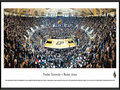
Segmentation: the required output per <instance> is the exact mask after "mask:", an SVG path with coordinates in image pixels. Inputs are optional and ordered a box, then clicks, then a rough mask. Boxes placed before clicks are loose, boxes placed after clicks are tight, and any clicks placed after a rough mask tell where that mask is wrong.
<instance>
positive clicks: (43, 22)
mask: <svg viewBox="0 0 120 90" xmlns="http://www.w3.org/2000/svg"><path fill="white" fill-rule="evenodd" d="M59 20H61V21H62V23H60V24H59V23H58V21H59ZM36 26H37V27H38V28H36ZM82 26H84V29H86V28H87V27H89V30H93V32H92V34H93V35H95V37H94V38H93V39H90V37H89V35H87V33H86V32H85V30H84V29H81V27H82ZM31 27H32V28H33V29H34V30H35V32H34V33H33V35H32V36H31V38H30V39H26V38H25V37H27V38H29V33H28V31H29V32H31ZM72 35H74V36H75V37H76V38H77V39H78V45H77V46H76V47H74V48H68V49H62V50H55V49H48V48H45V47H44V44H38V43H37V42H38V39H42V40H43V41H45V40H46V39H45V36H49V37H51V38H58V37H60V38H65V37H71V36H72ZM4 67H5V68H115V67H116V17H115V16H114V17H112V16H96V17H40V18H35V17H21V16H10V15H8V16H7V15H4Z"/></svg>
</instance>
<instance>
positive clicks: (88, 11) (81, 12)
mask: <svg viewBox="0 0 120 90" xmlns="http://www.w3.org/2000/svg"><path fill="white" fill-rule="evenodd" d="M4 11H5V12H7V13H12V14H17V15H26V14H29V15H31V16H44V15H46V14H55V13H57V14H58V13H60V12H61V13H69V14H74V15H76V16H89V15H90V16H92V15H94V16H95V15H101V14H102V12H104V13H111V12H112V13H114V14H115V13H116V9H114V8H110V9H108V8H102V9H101V8H62V9H61V8H39V9H38V8H14V9H13V8H11V9H5V10H4Z"/></svg>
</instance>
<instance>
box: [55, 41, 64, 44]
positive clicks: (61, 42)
mask: <svg viewBox="0 0 120 90" xmlns="http://www.w3.org/2000/svg"><path fill="white" fill-rule="evenodd" d="M63 43H64V41H58V42H57V43H56V45H61V44H63Z"/></svg>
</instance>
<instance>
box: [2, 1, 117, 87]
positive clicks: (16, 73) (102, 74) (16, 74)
mask: <svg viewBox="0 0 120 90" xmlns="http://www.w3.org/2000/svg"><path fill="white" fill-rule="evenodd" d="M4 8H116V10H117V23H116V24H117V32H116V35H117V59H116V60H117V68H109V69H104V68H101V69H98V68H94V69H88V68H85V69H83V68H79V69H49V68H48V69H41V68H37V69H36V68H32V69H31V68H28V69H25V68H23V69H22V68H19V69H17V68H13V69H10V68H9V69H8V68H4V66H3V65H4V49H3V48H4V40H3V39H4V38H3V37H4V14H3V10H4ZM1 9H2V10H1V11H2V12H1V16H2V19H1V22H2V26H1V28H2V29H1V32H2V33H1V38H2V43H1V50H2V51H1V55H2V57H1V73H2V77H1V82H2V84H1V86H2V87H4V88H6V87H7V88H8V87H9V88H10V87H82V88H84V87H86V88H88V87H119V22H118V20H119V3H117V2H109V3H108V2H103V3H102V2H99V3H95V2H94V3H93V2H66V3H65V2H60V3H58V2H49V3H45V2H23V3H22V2H19V3H17V2H2V8H1ZM114 72H116V75H117V77H116V78H114V77H113V73H114ZM43 73H76V74H77V77H75V76H72V77H68V76H61V77H58V76H49V77H47V76H43ZM9 79H14V80H15V79H17V80H18V79H19V80H41V79H42V80H43V79H45V80H47V79H48V80H52V79H54V80H115V81H23V82H20V81H16V82H15V81H11V82H10V81H5V80H9Z"/></svg>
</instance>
